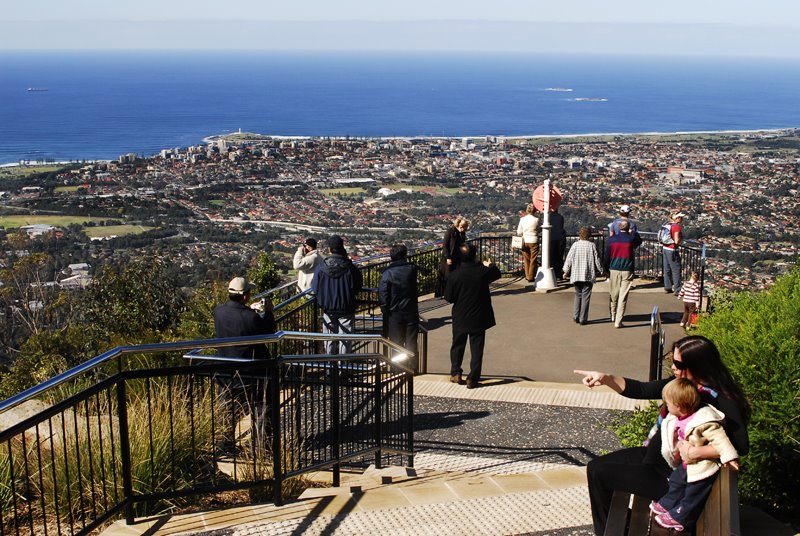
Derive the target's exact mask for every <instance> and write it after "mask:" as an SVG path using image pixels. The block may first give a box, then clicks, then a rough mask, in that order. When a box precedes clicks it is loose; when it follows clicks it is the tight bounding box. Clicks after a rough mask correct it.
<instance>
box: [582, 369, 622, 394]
mask: <svg viewBox="0 0 800 536" xmlns="http://www.w3.org/2000/svg"><path fill="white" fill-rule="evenodd" d="M572 372H574V373H575V374H580V375H581V376H583V380H581V382H582V383H583V385H585V386H586V387H588V388H589V389H591V388H593V387H597V386H599V385H607V386H608V387H611V388H612V389H613V390H614V391H616V392H617V393H621V392H622V391H624V390H625V378H623V377H622V376H615V375H614V374H607V373H605V372H599V371H597V370H573V371H572Z"/></svg>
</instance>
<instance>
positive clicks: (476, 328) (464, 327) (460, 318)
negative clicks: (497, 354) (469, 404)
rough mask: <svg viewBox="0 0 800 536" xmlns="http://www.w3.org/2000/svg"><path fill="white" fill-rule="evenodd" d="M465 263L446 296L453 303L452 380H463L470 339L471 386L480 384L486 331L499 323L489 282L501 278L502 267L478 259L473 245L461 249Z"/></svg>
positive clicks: (450, 280)
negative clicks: (463, 365) (465, 355)
mask: <svg viewBox="0 0 800 536" xmlns="http://www.w3.org/2000/svg"><path fill="white" fill-rule="evenodd" d="M460 254H461V264H460V266H459V268H458V270H456V271H455V272H453V273H451V274H450V277H448V278H447V287H446V288H445V291H444V299H445V300H447V301H448V302H450V303H452V304H453V343H452V345H451V346H450V381H451V382H453V383H462V379H461V372H462V370H461V363H462V362H463V361H464V350H465V349H466V347H467V339H469V350H470V354H471V356H472V358H471V359H470V363H469V374H468V375H467V389H473V388H475V387H477V386H478V382H480V379H481V367H482V366H483V347H484V344H485V343H486V330H487V329H489V328H491V327H492V326H494V325H495V320H494V309H492V297H491V294H490V293H489V284H491V283H492V281H496V280H498V279H500V275H501V274H500V269H499V268H498V267H497V266H495V265H494V264H492V263H491V261H485V262H484V263H480V262H478V261H477V260H476V254H477V250H476V249H475V246H474V245H472V244H464V245H463V246H461V249H460Z"/></svg>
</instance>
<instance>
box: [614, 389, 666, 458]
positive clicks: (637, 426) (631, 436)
mask: <svg viewBox="0 0 800 536" xmlns="http://www.w3.org/2000/svg"><path fill="white" fill-rule="evenodd" d="M659 406H660V404H659V403H658V402H656V401H655V400H651V401H650V404H649V405H648V406H647V407H646V408H642V409H637V410H634V411H633V413H630V412H627V411H620V412H617V413H615V414H614V415H613V417H612V419H611V429H612V430H613V431H614V433H615V434H617V437H619V442H620V443H622V446H623V447H625V448H628V447H641V446H642V444H643V443H644V441H645V439H647V435H648V433H649V432H650V429H651V428H652V427H653V425H654V424H655V423H656V417H657V416H658V408H659Z"/></svg>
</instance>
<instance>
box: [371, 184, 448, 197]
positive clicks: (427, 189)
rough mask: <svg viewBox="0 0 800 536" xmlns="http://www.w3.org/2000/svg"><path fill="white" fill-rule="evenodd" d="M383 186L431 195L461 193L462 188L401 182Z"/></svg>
mask: <svg viewBox="0 0 800 536" xmlns="http://www.w3.org/2000/svg"><path fill="white" fill-rule="evenodd" d="M384 187H385V188H389V189H391V190H397V191H398V192H399V191H401V190H411V191H412V192H422V193H427V194H431V195H452V194H458V193H461V192H462V191H463V190H462V189H461V188H458V187H456V188H445V187H444V186H427V185H420V184H414V185H411V184H402V183H395V184H386V185H384Z"/></svg>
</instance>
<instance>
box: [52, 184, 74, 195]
mask: <svg viewBox="0 0 800 536" xmlns="http://www.w3.org/2000/svg"><path fill="white" fill-rule="evenodd" d="M78 188H80V186H56V187H55V188H53V191H54V192H55V193H57V194H60V193H70V192H77V191H78Z"/></svg>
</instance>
